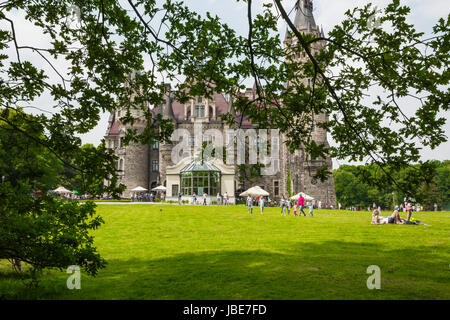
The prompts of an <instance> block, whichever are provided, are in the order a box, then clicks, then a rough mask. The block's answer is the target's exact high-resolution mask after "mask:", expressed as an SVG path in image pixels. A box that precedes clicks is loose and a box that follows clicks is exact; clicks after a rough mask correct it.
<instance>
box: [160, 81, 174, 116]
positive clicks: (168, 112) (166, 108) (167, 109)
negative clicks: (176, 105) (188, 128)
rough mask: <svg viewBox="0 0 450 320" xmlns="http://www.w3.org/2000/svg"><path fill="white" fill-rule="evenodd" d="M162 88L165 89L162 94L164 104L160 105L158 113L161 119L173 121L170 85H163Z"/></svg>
mask: <svg viewBox="0 0 450 320" xmlns="http://www.w3.org/2000/svg"><path fill="white" fill-rule="evenodd" d="M164 86H165V87H166V92H165V94H164V97H165V98H166V101H165V103H163V104H161V105H160V107H159V108H160V113H161V114H162V116H163V119H172V120H175V115H174V114H173V109H172V101H173V98H172V95H171V91H170V83H165V84H164Z"/></svg>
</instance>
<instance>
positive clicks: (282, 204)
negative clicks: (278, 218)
mask: <svg viewBox="0 0 450 320" xmlns="http://www.w3.org/2000/svg"><path fill="white" fill-rule="evenodd" d="M280 207H281V215H282V216H283V215H284V216H285V215H286V203H285V200H284V196H283V197H282V198H281V200H280Z"/></svg>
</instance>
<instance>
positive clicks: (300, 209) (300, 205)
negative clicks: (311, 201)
mask: <svg viewBox="0 0 450 320" xmlns="http://www.w3.org/2000/svg"><path fill="white" fill-rule="evenodd" d="M297 204H298V216H299V217H301V212H303V215H304V216H305V217H306V213H305V211H303V207H304V205H305V198H304V197H303V196H302V195H300V197H298V202H297Z"/></svg>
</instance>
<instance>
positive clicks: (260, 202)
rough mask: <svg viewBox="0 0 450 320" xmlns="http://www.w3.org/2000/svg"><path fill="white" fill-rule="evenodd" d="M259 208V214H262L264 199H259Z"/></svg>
mask: <svg viewBox="0 0 450 320" xmlns="http://www.w3.org/2000/svg"><path fill="white" fill-rule="evenodd" d="M259 206H260V207H261V214H263V211H264V197H261V199H260V200H259Z"/></svg>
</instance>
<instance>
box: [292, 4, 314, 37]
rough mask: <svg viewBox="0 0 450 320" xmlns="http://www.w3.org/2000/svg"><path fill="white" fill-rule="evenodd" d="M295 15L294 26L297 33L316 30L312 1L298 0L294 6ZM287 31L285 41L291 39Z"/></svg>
mask: <svg viewBox="0 0 450 320" xmlns="http://www.w3.org/2000/svg"><path fill="white" fill-rule="evenodd" d="M295 9H296V14H295V19H294V25H295V27H296V28H297V30H299V31H306V32H309V33H311V32H312V31H316V30H317V29H318V27H317V25H316V21H315V20H314V15H313V3H312V0H298V1H297V3H296V4H295ZM288 31H289V30H287V31H286V40H288V39H290V38H291V35H290V32H288Z"/></svg>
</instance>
